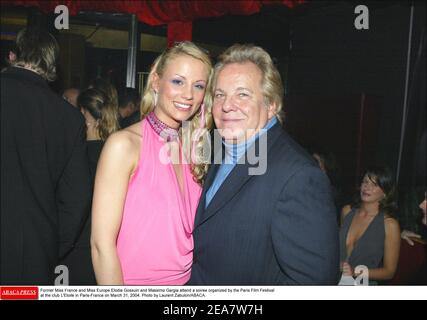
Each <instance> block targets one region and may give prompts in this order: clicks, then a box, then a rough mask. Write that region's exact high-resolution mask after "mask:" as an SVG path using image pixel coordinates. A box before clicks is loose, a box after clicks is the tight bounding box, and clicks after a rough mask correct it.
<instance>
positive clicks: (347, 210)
mask: <svg viewBox="0 0 427 320" xmlns="http://www.w3.org/2000/svg"><path fill="white" fill-rule="evenodd" d="M350 211H351V205H349V204H347V205H345V206H344V207H342V209H341V220H340V226H342V223H343V221H344V218H345V217H346V216H347V215H348V214H349V213H350Z"/></svg>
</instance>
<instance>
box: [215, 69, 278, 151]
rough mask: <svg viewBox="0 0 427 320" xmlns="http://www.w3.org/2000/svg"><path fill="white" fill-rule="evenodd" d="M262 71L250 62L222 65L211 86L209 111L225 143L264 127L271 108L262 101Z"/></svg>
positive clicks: (243, 137) (246, 137) (271, 110)
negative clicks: (212, 91) (214, 82)
mask: <svg viewBox="0 0 427 320" xmlns="http://www.w3.org/2000/svg"><path fill="white" fill-rule="evenodd" d="M261 82H262V73H261V70H259V68H258V67H257V66H256V65H255V64H253V63H252V62H246V63H243V64H238V63H233V64H229V65H226V66H225V67H224V68H223V69H222V70H221V71H220V72H219V74H218V77H217V81H216V84H215V88H214V102H213V108H212V114H213V117H214V120H215V124H216V126H217V128H218V129H219V132H220V134H221V136H222V137H223V138H224V140H225V141H226V142H228V143H241V142H244V141H245V139H246V140H247V139H249V138H251V137H252V136H254V135H255V134H256V133H257V132H258V131H259V130H260V129H262V128H263V127H265V125H266V124H267V122H268V120H269V119H271V118H272V117H273V115H274V107H273V106H267V105H266V104H265V99H264V95H263V92H262V87H261Z"/></svg>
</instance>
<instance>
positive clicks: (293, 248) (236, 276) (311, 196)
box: [189, 45, 339, 285]
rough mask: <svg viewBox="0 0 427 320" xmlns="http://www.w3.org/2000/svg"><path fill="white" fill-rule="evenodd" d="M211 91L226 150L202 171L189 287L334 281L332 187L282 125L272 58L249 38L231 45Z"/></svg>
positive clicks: (278, 83)
mask: <svg viewBox="0 0 427 320" xmlns="http://www.w3.org/2000/svg"><path fill="white" fill-rule="evenodd" d="M212 91H213V97H214V101H213V107H212V114H213V117H214V120H215V124H216V127H217V128H218V132H219V134H220V135H221V137H222V144H223V147H224V151H225V155H224V157H222V156H220V157H217V159H220V163H217V162H218V161H215V163H214V164H213V165H212V166H211V168H210V169H209V172H208V174H207V177H206V181H205V185H204V189H203V193H202V197H201V200H200V204H199V207H198V210H197V214H196V219H195V226H194V232H193V236H194V245H195V248H194V263H193V267H192V277H191V279H190V281H189V284H192V285H199V284H201V285H281V284H307V285H323V284H327V285H332V284H336V283H337V282H338V277H339V248H338V226H337V223H336V212H335V210H336V209H335V207H334V203H333V198H332V193H331V189H330V184H329V181H328V179H327V177H326V175H325V174H324V173H323V172H322V171H321V170H320V169H319V167H318V166H317V165H316V163H315V162H314V161H313V159H312V158H311V157H310V155H308V154H307V153H306V152H305V151H304V150H303V149H302V148H301V147H300V146H299V145H298V144H297V143H296V142H294V141H293V140H292V139H291V138H290V137H289V136H288V135H287V134H286V133H285V132H284V131H283V130H282V128H281V125H280V123H279V122H281V118H282V114H281V108H282V97H283V86H282V82H281V79H280V74H279V72H278V71H277V69H276V67H275V66H274V65H273V62H272V60H271V58H270V56H269V55H268V53H267V52H265V51H264V50H263V49H262V48H260V47H255V46H252V45H234V46H233V47H231V48H229V49H228V50H226V51H225V52H224V53H223V54H222V55H221V56H220V58H219V62H218V63H217V65H216V66H215V69H214V78H213V89H212ZM220 153H221V152H220ZM254 160H256V161H254Z"/></svg>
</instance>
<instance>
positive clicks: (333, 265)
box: [271, 166, 339, 285]
mask: <svg viewBox="0 0 427 320" xmlns="http://www.w3.org/2000/svg"><path fill="white" fill-rule="evenodd" d="M271 228H272V238H273V245H274V250H275V253H276V257H277V259H278V262H279V264H280V266H281V268H282V271H283V272H284V274H285V277H286V280H285V283H287V284H307V285H335V284H337V282H338V279H339V237H338V226H337V222H336V208H335V205H334V202H333V198H332V192H331V189H330V183H329V181H328V179H327V177H326V175H325V174H324V173H323V172H322V171H321V170H319V169H318V168H316V167H311V166H307V167H304V168H302V170H300V171H298V172H296V173H295V174H294V175H293V177H291V178H290V179H289V181H288V182H287V183H286V185H285V186H284V188H283V190H282V192H281V194H280V198H279V200H278V202H277V206H276V212H275V213H274V215H273V221H272V227H271Z"/></svg>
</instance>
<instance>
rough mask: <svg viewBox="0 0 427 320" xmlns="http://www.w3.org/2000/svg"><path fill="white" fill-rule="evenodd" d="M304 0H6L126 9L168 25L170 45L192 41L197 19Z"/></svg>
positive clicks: (73, 9) (49, 6)
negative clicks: (194, 24) (193, 24)
mask: <svg viewBox="0 0 427 320" xmlns="http://www.w3.org/2000/svg"><path fill="white" fill-rule="evenodd" d="M303 2H305V1H304V0H236V1H212V0H211V1H209V0H205V1H131V0H125V1H94V0H86V1H83V0H62V1H59V0H51V1H46V0H44V1H43V0H28V1H27V0H26V1H24V0H14V1H11V0H3V1H2V6H3V5H14V6H26V7H39V8H40V9H41V10H42V11H44V12H53V11H54V10H55V7H56V6H58V5H65V6H67V7H68V10H69V13H70V15H76V14H78V13H79V11H101V12H122V13H130V14H135V15H136V16H137V18H138V20H139V21H141V22H144V23H147V24H149V25H153V26H155V25H162V24H168V44H173V43H174V42H175V41H183V40H191V38H192V37H191V33H192V27H191V22H192V21H193V20H194V19H197V18H207V17H219V16H223V15H227V14H230V15H251V14H254V13H257V12H259V11H260V10H261V7H262V6H263V5H268V4H281V5H286V6H288V7H289V8H293V7H294V6H296V5H297V4H300V3H303Z"/></svg>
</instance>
